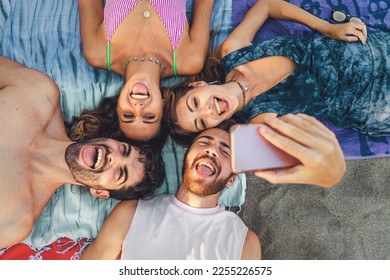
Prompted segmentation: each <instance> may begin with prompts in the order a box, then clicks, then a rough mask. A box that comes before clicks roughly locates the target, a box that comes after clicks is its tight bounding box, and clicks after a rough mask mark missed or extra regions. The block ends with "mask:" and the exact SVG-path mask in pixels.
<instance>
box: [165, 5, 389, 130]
mask: <svg viewBox="0 0 390 280" xmlns="http://www.w3.org/2000/svg"><path fill="white" fill-rule="evenodd" d="M268 17H273V18H276V19H290V20H294V21H298V22H301V23H304V24H306V25H308V26H310V27H312V28H315V29H316V30H318V31H320V32H321V33H323V34H324V35H327V36H328V37H331V38H333V39H329V38H318V39H313V40H300V39H297V38H292V37H279V38H276V39H273V40H270V41H267V42H264V43H262V44H259V45H252V44H251V41H252V39H253V36H254V34H255V33H256V32H257V30H258V28H260V27H261V26H262V24H263V23H264V21H265V20H266V19H267V18H268ZM334 39H339V40H334ZM345 41H347V42H345ZM221 55H222V57H223V58H222V60H221V65H222V70H223V71H224V75H222V79H223V82H224V83H223V84H221V85H215V84H213V85H209V84H207V83H205V82H202V81H199V82H193V83H191V84H189V85H190V87H187V88H186V89H184V88H183V87H182V88H181V89H182V90H181V92H180V89H179V90H176V91H175V95H176V96H175V97H176V98H172V99H171V102H167V103H168V105H167V107H168V109H166V113H167V115H168V116H169V118H170V119H171V123H172V126H173V133H177V134H182V135H184V134H190V133H194V132H198V131H201V130H203V129H205V128H208V127H214V126H216V125H218V124H219V123H220V122H222V121H223V120H225V119H228V118H230V117H235V118H236V119H237V120H238V121H239V122H243V123H248V122H262V121H264V119H265V118H267V117H268V118H272V117H275V116H277V115H285V114H288V113H295V114H296V113H304V114H308V115H311V116H314V117H316V118H318V119H327V120H328V121H330V122H332V123H333V124H334V125H336V126H339V127H348V128H352V129H354V130H356V131H359V132H361V133H366V134H369V135H375V136H376V135H389V134H390V84H389V83H390V82H389V78H390V77H389V74H390V35H389V34H388V33H385V32H378V33H373V34H370V36H369V37H368V38H367V33H366V27H365V25H364V23H352V22H348V23H344V24H335V25H332V24H329V23H328V22H326V21H323V20H321V19H319V18H316V17H314V16H312V15H310V14H309V13H306V12H304V11H303V10H301V9H300V8H298V7H295V6H293V5H291V4H289V3H286V2H284V1H268V0H265V1H264V0H261V1H259V2H257V4H255V5H254V6H253V7H252V8H251V10H249V12H248V13H247V15H246V16H245V18H244V19H243V21H242V22H241V24H240V25H238V26H237V28H236V29H235V30H234V31H233V32H232V34H231V35H230V36H229V37H228V39H227V40H226V41H225V42H224V43H223V45H222V47H221ZM220 78H221V77H220ZM178 116H180V118H178Z"/></svg>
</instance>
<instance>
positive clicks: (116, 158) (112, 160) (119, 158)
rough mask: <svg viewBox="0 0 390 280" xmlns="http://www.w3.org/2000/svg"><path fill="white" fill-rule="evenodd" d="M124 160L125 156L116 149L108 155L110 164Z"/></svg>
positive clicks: (108, 163) (120, 162)
mask: <svg viewBox="0 0 390 280" xmlns="http://www.w3.org/2000/svg"><path fill="white" fill-rule="evenodd" d="M124 161H125V159H124V157H123V156H122V155H121V154H119V153H117V152H115V151H111V153H110V154H108V155H107V165H108V166H114V165H116V164H122V163H124Z"/></svg>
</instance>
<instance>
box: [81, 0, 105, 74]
mask: <svg viewBox="0 0 390 280" xmlns="http://www.w3.org/2000/svg"><path fill="white" fill-rule="evenodd" d="M78 3H79V13H80V33H81V42H82V46H83V53H84V56H85V59H86V60H87V62H88V63H89V64H90V65H92V66H95V67H99V68H106V65H105V55H106V54H105V43H106V42H105V35H104V29H103V28H101V26H102V24H103V18H104V14H103V11H104V7H103V1H102V0H79V2H78Z"/></svg>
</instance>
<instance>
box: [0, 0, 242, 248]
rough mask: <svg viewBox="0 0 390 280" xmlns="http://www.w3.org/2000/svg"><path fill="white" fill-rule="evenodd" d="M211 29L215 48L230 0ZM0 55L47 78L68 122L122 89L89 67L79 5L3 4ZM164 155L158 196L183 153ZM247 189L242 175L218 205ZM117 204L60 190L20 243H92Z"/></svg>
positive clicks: (219, 6) (225, 28) (50, 0)
mask: <svg viewBox="0 0 390 280" xmlns="http://www.w3.org/2000/svg"><path fill="white" fill-rule="evenodd" d="M191 7H192V0H188V1H187V11H188V15H189V19H190V18H191ZM212 25H213V26H218V27H219V29H218V34H217V36H216V37H215V38H213V42H212V45H219V44H220V43H221V42H222V41H223V40H224V39H225V38H226V37H227V35H228V34H229V32H230V31H231V0H230V1H224V0H216V1H215V5H214V10H213V17H212ZM0 55H2V56H5V57H8V58H10V59H13V60H15V61H18V62H20V63H22V64H24V65H26V66H28V67H31V68H34V69H37V70H39V71H41V72H43V73H45V74H47V75H48V76H49V77H51V78H52V79H53V80H54V81H55V82H56V83H57V85H58V87H59V89H60V92H61V107H62V109H63V116H64V118H65V119H66V120H69V119H70V118H71V117H72V116H74V115H79V114H80V113H81V112H82V111H83V109H84V108H87V107H88V108H93V107H95V106H96V105H97V104H98V103H99V101H100V100H101V99H102V98H103V97H106V96H113V95H116V94H117V93H119V90H120V88H121V86H122V84H123V78H122V77H121V76H119V75H117V74H115V73H112V72H108V71H106V70H99V69H96V68H93V67H91V66H90V65H88V64H87V62H86V61H85V59H84V56H83V54H82V49H81V40H80V31H79V15H78V4H77V0H73V1H71V0H69V1H62V0H2V1H1V2H0ZM174 82H175V80H174V79H168V80H166V81H164V83H165V84H170V83H174ZM163 152H164V160H165V163H166V170H167V178H166V180H165V182H164V184H163V185H162V186H161V187H160V188H159V189H158V190H157V191H156V194H162V193H175V192H176V190H177V187H178V184H179V183H180V181H181V164H182V159H183V155H184V152H185V149H184V148H182V147H180V146H178V145H176V144H175V143H174V142H173V141H172V140H171V139H168V142H167V144H166V146H165V148H164V150H163ZM245 188H246V179H245V175H243V174H240V175H239V178H238V180H236V183H235V184H234V185H233V186H232V187H230V188H229V189H226V191H223V194H222V195H221V197H220V203H221V204H223V205H225V206H227V207H233V206H241V205H242V204H243V202H244V200H245ZM117 203H118V201H116V200H114V199H108V200H102V199H96V198H94V197H92V196H91V195H90V193H89V191H88V190H86V189H84V188H80V187H78V186H75V185H73V186H71V185H64V186H63V187H61V188H60V189H59V190H58V191H57V192H56V193H55V194H54V195H53V197H52V198H51V200H50V201H49V203H48V204H47V206H46V208H45V209H44V211H43V212H42V214H41V215H40V217H39V218H38V220H37V222H36V224H35V227H34V230H33V232H32V233H31V235H30V236H29V237H28V238H27V239H26V240H25V241H24V243H26V244H28V245H31V246H33V247H38V248H39V247H42V246H44V245H46V244H49V243H51V242H53V241H55V240H57V239H58V238H61V237H69V238H72V239H78V238H85V237H86V238H94V237H96V235H97V233H98V231H99V229H100V227H101V225H102V223H103V221H104V219H105V218H106V217H107V215H108V214H109V212H110V211H111V210H112V208H113V207H114V206H115V205H116V204H117Z"/></svg>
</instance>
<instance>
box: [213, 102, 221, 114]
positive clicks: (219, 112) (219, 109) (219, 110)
mask: <svg viewBox="0 0 390 280" xmlns="http://www.w3.org/2000/svg"><path fill="white" fill-rule="evenodd" d="M214 106H215V108H216V109H217V113H218V115H220V114H221V107H219V103H218V99H217V98H214Z"/></svg>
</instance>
